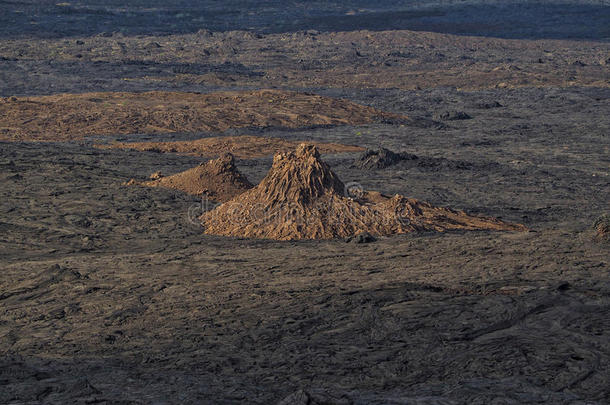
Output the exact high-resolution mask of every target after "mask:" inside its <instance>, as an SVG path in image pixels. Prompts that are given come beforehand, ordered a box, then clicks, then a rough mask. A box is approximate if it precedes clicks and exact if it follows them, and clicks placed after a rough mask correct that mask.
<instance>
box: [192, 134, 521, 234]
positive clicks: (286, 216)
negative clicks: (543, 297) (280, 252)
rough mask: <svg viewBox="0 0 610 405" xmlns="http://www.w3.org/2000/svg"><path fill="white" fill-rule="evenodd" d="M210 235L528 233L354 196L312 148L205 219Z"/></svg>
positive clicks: (280, 161) (416, 205) (280, 157)
mask: <svg viewBox="0 0 610 405" xmlns="http://www.w3.org/2000/svg"><path fill="white" fill-rule="evenodd" d="M201 220H202V224H203V226H204V227H205V233H207V234H215V235H225V236H237V237H252V238H264V239H279V240H293V239H331V238H339V237H348V236H352V235H356V234H359V233H363V232H368V233H370V234H371V235H377V236H383V235H393V234H400V233H407V232H413V231H419V230H435V231H445V230H450V229H466V230H476V229H487V230H507V231H514V230H519V231H520V230H526V228H525V227H524V226H522V225H518V224H510V223H506V222H502V221H500V220H498V219H495V218H490V217H482V216H473V215H468V214H466V213H465V212H463V211H454V210H451V209H447V208H437V207H433V206H431V205H430V204H428V203H426V202H421V201H417V200H414V199H411V198H406V197H403V196H400V195H396V196H394V197H392V198H390V197H387V196H384V195H382V194H380V193H376V192H359V193H354V191H353V190H348V187H346V185H344V184H343V182H341V180H340V179H339V178H338V177H337V175H335V173H333V172H332V170H330V168H329V166H328V165H327V164H326V163H324V162H323V161H322V160H321V159H320V155H319V153H318V151H317V149H316V148H315V147H314V146H312V145H305V144H302V145H300V146H299V147H298V148H297V149H296V151H295V152H289V153H280V154H277V155H276V156H275V158H274V161H273V166H272V168H271V170H270V171H269V173H268V174H267V176H266V177H265V178H264V179H263V180H262V181H261V183H260V184H259V185H258V186H256V187H254V188H252V189H250V190H248V191H246V192H244V193H243V194H240V195H239V196H237V197H235V198H233V199H232V200H230V201H228V202H226V203H224V204H222V205H220V206H219V207H217V208H216V209H214V210H212V211H209V212H207V213H205V214H203V215H202V216H201Z"/></svg>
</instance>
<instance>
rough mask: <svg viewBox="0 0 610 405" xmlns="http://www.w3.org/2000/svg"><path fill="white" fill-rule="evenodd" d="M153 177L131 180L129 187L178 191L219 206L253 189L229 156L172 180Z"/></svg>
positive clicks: (174, 175) (169, 177)
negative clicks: (139, 180)
mask: <svg viewBox="0 0 610 405" xmlns="http://www.w3.org/2000/svg"><path fill="white" fill-rule="evenodd" d="M150 177H151V180H149V181H144V182H138V181H136V180H134V179H132V180H130V181H128V182H127V183H126V184H127V185H133V186H145V187H162V188H168V189H172V190H179V191H182V192H185V193H188V194H192V195H196V196H201V197H204V198H209V199H210V200H213V201H219V202H224V201H228V200H230V199H232V198H233V197H235V196H236V195H238V194H241V193H243V192H244V191H246V190H248V189H250V188H252V184H251V183H250V182H249V181H248V179H247V178H246V176H244V175H243V174H241V173H240V172H239V170H238V169H237V167H235V158H234V157H233V155H231V154H230V153H226V154H225V155H223V156H221V157H219V158H218V159H213V160H209V161H207V162H203V163H200V164H199V165H198V166H197V167H193V168H191V169H188V170H185V171H183V172H180V173H176V174H172V175H171V176H163V174H162V173H161V172H155V173H153V174H151V176H150Z"/></svg>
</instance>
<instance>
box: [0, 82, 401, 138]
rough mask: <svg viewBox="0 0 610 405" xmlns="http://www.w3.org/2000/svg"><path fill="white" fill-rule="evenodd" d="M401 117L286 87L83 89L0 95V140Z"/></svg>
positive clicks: (362, 121)
mask: <svg viewBox="0 0 610 405" xmlns="http://www.w3.org/2000/svg"><path fill="white" fill-rule="evenodd" d="M382 120H408V118H407V117H404V116H399V115H395V114H388V113H384V112H381V111H379V110H376V109H374V108H372V107H367V106H362V105H358V104H355V103H352V102H349V101H347V100H342V99H334V98H329V97H322V96H318V95H315V94H307V93H296V92H291V91H278V90H259V91H241V92H219V93H211V94H196V93H180V92H160V91H154V92H145V93H120V92H116V93H112V92H111V93H84V94H60V95H53V96H42V97H9V98H4V99H1V100H0V140H11V141H26V140H45V141H54V140H71V139H82V138H84V137H86V136H91V135H126V134H144V133H146V134H154V133H167V132H200V131H213V132H221V131H225V130H227V129H230V128H244V127H271V126H273V127H285V128H299V127H307V126H314V125H346V124H351V125H361V124H368V123H372V122H377V121H382Z"/></svg>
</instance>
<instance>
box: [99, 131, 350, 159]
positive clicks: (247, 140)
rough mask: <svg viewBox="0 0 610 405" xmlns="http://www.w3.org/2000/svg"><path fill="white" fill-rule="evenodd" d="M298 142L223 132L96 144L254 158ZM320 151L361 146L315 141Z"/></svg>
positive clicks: (335, 151)
mask: <svg viewBox="0 0 610 405" xmlns="http://www.w3.org/2000/svg"><path fill="white" fill-rule="evenodd" d="M297 145H299V141H294V140H286V139H281V138H275V137H262V136H252V135H243V136H222V137H209V138H200V139H196V140H194V141H168V142H112V143H106V144H99V145H96V146H97V147H98V148H101V149H134V150H140V151H145V152H157V153H180V154H185V155H194V156H207V157H210V156H219V155H221V154H223V153H227V152H229V153H231V154H233V155H234V156H237V157H239V158H246V159H247V158H257V157H263V156H269V155H273V154H275V153H279V152H288V151H290V150H292V149H294V148H295V147H296V146H297ZM315 146H316V147H317V148H319V150H320V151H321V152H322V153H341V152H357V151H361V150H362V147H360V146H356V145H341V144H337V143H329V142H315Z"/></svg>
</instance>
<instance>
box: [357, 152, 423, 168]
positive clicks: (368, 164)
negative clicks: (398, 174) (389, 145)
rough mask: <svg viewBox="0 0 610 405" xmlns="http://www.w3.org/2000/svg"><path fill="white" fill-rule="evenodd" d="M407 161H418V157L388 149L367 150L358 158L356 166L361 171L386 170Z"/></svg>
mask: <svg viewBox="0 0 610 405" xmlns="http://www.w3.org/2000/svg"><path fill="white" fill-rule="evenodd" d="M406 159H417V156H415V155H411V154H408V153H395V152H392V151H391V150H389V149H386V148H379V149H367V150H366V151H364V152H363V153H362V154H361V155H360V156H359V157H358V159H357V160H356V162H355V164H354V165H355V166H356V167H359V168H361V169H385V168H386V167H390V166H393V165H395V164H397V163H398V162H400V161H402V160H406Z"/></svg>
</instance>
